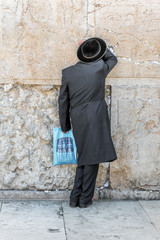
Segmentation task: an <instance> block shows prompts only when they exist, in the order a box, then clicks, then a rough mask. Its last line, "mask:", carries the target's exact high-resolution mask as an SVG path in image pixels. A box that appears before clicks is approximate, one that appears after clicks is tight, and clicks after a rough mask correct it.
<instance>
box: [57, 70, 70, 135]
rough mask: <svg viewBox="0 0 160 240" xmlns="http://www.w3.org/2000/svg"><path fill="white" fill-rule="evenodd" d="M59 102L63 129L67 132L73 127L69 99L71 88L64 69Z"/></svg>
mask: <svg viewBox="0 0 160 240" xmlns="http://www.w3.org/2000/svg"><path fill="white" fill-rule="evenodd" d="M58 104H59V120H60V126H61V130H62V131H63V132H67V131H69V130H70V129H71V123H70V113H69V107H70V100H69V90H68V84H67V82H66V79H65V78H64V75H63V71H62V84H61V86H60V92H59V97H58Z"/></svg>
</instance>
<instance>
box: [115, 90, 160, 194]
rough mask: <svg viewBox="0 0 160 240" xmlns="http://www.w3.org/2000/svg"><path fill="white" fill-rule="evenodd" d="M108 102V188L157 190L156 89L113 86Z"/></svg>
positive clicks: (159, 123)
mask: <svg viewBox="0 0 160 240" xmlns="http://www.w3.org/2000/svg"><path fill="white" fill-rule="evenodd" d="M111 101H112V112H111V122H112V136H113V140H114V143H115V147H116V150H117V154H118V160H116V162H113V163H111V165H110V170H111V172H110V185H111V187H112V188H114V189H115V188H116V189H121V188H134V189H135V188H137V189H146V190H147V189H148V190H150V189H151V190H157V189H159V190H160V161H159V160H160V148H159V143H160V119H159V117H160V116H159V113H160V104H159V103H160V88H158V87H153V86H150V88H149V87H145V86H143V87H142V86H141V87H140V86H139V87H137V86H134V87H133V86H119V87H116V86H114V87H113V88H112V99H111Z"/></svg>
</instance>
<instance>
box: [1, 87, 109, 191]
mask: <svg viewBox="0 0 160 240" xmlns="http://www.w3.org/2000/svg"><path fill="white" fill-rule="evenodd" d="M58 95H59V87H56V86H54V85H42V86H41V85H40V86H38V85H36V86H32V85H12V84H6V85H0V103H1V106H0V189H17V190H18V189H19V190H25V189H30V190H36V189H37V190H56V189H71V188H72V186H73V182H74V176H75V169H76V165H57V166H54V167H53V127H54V126H60V124H59V117H58ZM108 167H109V166H108V164H107V163H104V164H100V168H99V172H98V177H97V182H96V187H101V186H103V185H104V184H105V183H106V181H107V179H108V177H109V172H108Z"/></svg>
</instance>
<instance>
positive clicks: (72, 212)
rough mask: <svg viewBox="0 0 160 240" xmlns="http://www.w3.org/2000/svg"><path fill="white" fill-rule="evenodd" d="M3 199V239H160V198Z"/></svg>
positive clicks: (0, 226)
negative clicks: (84, 202)
mask: <svg viewBox="0 0 160 240" xmlns="http://www.w3.org/2000/svg"><path fill="white" fill-rule="evenodd" d="M68 203H69V201H68V200H2V201H0V239H1V240H101V239H107V240H118V239H120V240H160V200H110V199H107V200H93V204H92V205H90V206H89V207H88V208H83V209H82V208H79V207H77V208H70V207H69V205H68Z"/></svg>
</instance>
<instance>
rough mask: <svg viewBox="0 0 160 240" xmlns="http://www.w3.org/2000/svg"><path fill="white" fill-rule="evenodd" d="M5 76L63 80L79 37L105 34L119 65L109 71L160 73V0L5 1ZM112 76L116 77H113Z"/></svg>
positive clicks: (118, 74) (0, 27)
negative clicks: (64, 71)
mask: <svg viewBox="0 0 160 240" xmlns="http://www.w3.org/2000/svg"><path fill="white" fill-rule="evenodd" d="M0 7H1V11H0V13H1V22H0V36H1V56H2V57H1V61H0V66H1V70H2V71H1V73H2V77H1V78H0V82H1V83H2V82H5V83H18V82H20V83H22V82H23V83H26V84H28V83H32V84H40V83H42V84H46V83H48V84H51V83H54V84H60V82H61V69H62V68H64V67H67V66H69V65H70V64H74V63H76V62H77V60H78V59H77V56H76V50H77V47H78V42H79V40H80V39H86V38H88V37H93V36H97V37H102V38H104V39H105V40H106V42H107V44H108V45H111V46H112V47H114V50H115V52H116V53H117V57H118V60H119V62H118V65H117V66H116V67H115V68H114V69H113V71H112V72H111V73H110V74H109V76H108V77H111V78H112V77H114V78H117V80H118V79H119V78H120V79H121V81H122V82H123V78H128V77H132V78H142V81H143V78H145V77H146V78H148V77H154V78H158V77H159V78H160V71H159V69H160V54H159V48H160V41H159V35H160V28H159V26H160V20H159V12H160V2H159V1H152V3H151V2H150V1H149V0H147V1H138V0H136V1H128V2H126V1H123V0H121V1H117V0H113V1H104V0H100V1H98V2H97V1H93V0H88V1H77V0H76V1H71V0H68V1H58V0H55V1H52V0H49V1H47V2H46V1H45V0H33V1H23V0H20V1H14V0H2V1H1V5H0ZM111 82H112V81H111Z"/></svg>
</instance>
